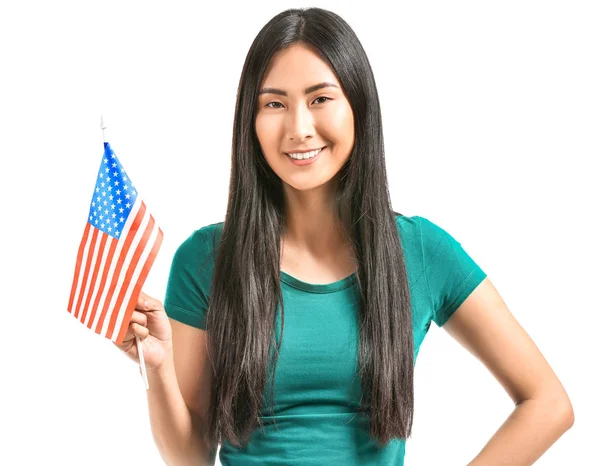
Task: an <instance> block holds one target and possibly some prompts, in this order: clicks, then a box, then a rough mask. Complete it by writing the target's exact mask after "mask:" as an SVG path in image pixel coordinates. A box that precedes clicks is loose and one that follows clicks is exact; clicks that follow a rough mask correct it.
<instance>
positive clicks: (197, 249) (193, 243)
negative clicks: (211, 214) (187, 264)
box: [179, 222, 223, 256]
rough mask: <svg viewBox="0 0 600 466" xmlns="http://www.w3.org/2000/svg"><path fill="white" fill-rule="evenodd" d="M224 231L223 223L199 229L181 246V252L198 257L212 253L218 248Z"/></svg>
mask: <svg viewBox="0 0 600 466" xmlns="http://www.w3.org/2000/svg"><path fill="white" fill-rule="evenodd" d="M222 231H223V222H217V223H209V224H208V225H204V226H201V227H198V228H197V229H195V230H193V231H192V232H191V233H190V234H189V236H188V237H187V238H185V240H184V241H183V242H182V243H181V244H180V246H179V250H182V251H184V252H185V253H186V254H192V255H196V256H197V255H202V254H207V253H211V252H213V251H214V250H215V249H216V247H217V246H218V244H219V241H220V237H221V232H222Z"/></svg>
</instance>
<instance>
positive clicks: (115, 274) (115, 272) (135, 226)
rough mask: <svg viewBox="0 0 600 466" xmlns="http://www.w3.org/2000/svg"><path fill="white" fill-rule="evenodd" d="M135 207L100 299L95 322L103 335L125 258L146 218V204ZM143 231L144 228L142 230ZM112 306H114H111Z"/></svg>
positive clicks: (96, 329) (97, 329) (124, 230)
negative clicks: (105, 321) (106, 286)
mask: <svg viewBox="0 0 600 466" xmlns="http://www.w3.org/2000/svg"><path fill="white" fill-rule="evenodd" d="M136 207H137V209H138V210H137V212H134V209H135V208H136ZM134 209H132V211H131V214H132V215H131V216H130V218H133V219H134V220H133V222H132V223H131V227H130V228H129V229H127V226H125V228H124V229H123V233H126V237H125V240H124V241H123V239H121V240H119V242H118V246H117V251H116V254H115V257H118V258H117V260H116V261H114V260H113V261H111V262H110V264H111V265H110V273H109V279H108V283H109V285H108V288H106V289H105V290H104V293H103V296H102V298H103V299H102V300H101V301H100V303H101V304H100V308H102V312H101V313H100V314H99V315H98V316H97V317H98V320H97V322H94V324H95V329H94V331H95V332H96V333H99V334H101V335H106V329H104V331H103V326H104V319H105V318H106V314H107V312H108V309H109V305H111V301H112V300H113V295H114V292H115V288H116V287H117V283H118V282H119V277H120V275H121V269H122V268H123V263H124V262H125V258H126V257H127V255H128V254H129V248H130V246H131V243H132V242H133V240H134V239H135V237H136V235H137V234H138V231H139V229H140V224H142V222H143V221H144V220H145V218H146V215H145V213H146V206H145V205H144V203H143V202H141V201H140V205H139V206H135V207H134ZM142 231H143V230H142ZM111 308H112V306H111Z"/></svg>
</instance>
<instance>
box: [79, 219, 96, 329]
mask: <svg viewBox="0 0 600 466" xmlns="http://www.w3.org/2000/svg"><path fill="white" fill-rule="evenodd" d="M96 238H98V229H97V228H94V229H93V233H92V241H91V242H90V246H89V248H88V253H87V257H86V261H85V270H84V272H83V280H82V281H81V288H80V289H79V297H78V298H77V306H75V317H77V318H78V319H79V314H80V312H81V301H82V300H83V295H84V294H85V285H86V284H87V281H88V274H89V273H90V267H91V266H92V261H93V259H94V248H95V247H96Z"/></svg>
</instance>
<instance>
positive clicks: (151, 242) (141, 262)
mask: <svg viewBox="0 0 600 466" xmlns="http://www.w3.org/2000/svg"><path fill="white" fill-rule="evenodd" d="M157 237H158V223H156V221H155V222H154V228H153V229H152V232H151V233H150V237H149V238H148V242H147V243H146V247H145V248H144V250H143V252H142V255H141V256H140V260H139V261H138V263H137V266H136V267H135V271H134V272H133V275H132V276H131V282H130V285H129V287H128V289H127V292H126V293H125V297H124V299H123V302H122V303H121V308H120V309H119V310H118V313H119V316H118V317H117V320H116V322H115V328H114V330H113V334H112V338H111V340H112V341H114V342H116V341H117V337H118V336H119V333H120V330H121V326H122V325H123V324H124V323H125V322H123V319H124V318H125V313H126V312H127V304H128V303H129V300H130V299H131V294H132V293H133V289H134V288H135V286H136V284H137V282H138V279H139V278H140V275H141V274H142V269H143V268H144V266H145V265H146V260H147V259H148V256H149V255H150V252H151V251H152V248H153V247H154V243H155V242H156V239H157ZM136 298H137V296H136ZM126 323H127V325H129V322H126Z"/></svg>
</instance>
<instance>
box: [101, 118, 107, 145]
mask: <svg viewBox="0 0 600 466" xmlns="http://www.w3.org/2000/svg"><path fill="white" fill-rule="evenodd" d="M100 128H101V129H102V140H103V141H104V142H106V136H105V135H104V130H105V129H106V125H105V124H104V115H102V114H100Z"/></svg>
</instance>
